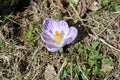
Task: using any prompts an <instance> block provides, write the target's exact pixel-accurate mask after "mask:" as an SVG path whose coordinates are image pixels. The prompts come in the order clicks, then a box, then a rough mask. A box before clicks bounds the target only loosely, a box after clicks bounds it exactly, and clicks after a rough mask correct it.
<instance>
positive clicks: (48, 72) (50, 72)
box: [45, 64, 59, 80]
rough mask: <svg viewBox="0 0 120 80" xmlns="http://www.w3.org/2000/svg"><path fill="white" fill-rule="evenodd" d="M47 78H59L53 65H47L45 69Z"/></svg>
mask: <svg viewBox="0 0 120 80" xmlns="http://www.w3.org/2000/svg"><path fill="white" fill-rule="evenodd" d="M45 80H59V78H58V75H57V73H56V71H55V69H54V67H53V65H50V64H48V65H47V67H46V70H45Z"/></svg>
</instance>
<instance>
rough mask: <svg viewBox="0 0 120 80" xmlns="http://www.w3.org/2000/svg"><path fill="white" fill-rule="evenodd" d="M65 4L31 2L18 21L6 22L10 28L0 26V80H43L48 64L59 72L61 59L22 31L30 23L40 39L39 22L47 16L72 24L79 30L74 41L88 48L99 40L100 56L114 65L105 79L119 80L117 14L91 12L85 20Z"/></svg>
mask: <svg viewBox="0 0 120 80" xmlns="http://www.w3.org/2000/svg"><path fill="white" fill-rule="evenodd" d="M65 2H66V1H65ZM66 4H67V5H65V4H63V3H61V2H59V0H43V1H41V0H36V1H31V2H30V6H28V7H27V8H26V10H25V11H24V12H22V13H20V15H19V16H20V17H19V18H17V19H15V20H13V19H12V18H11V19H9V20H8V22H10V23H9V25H10V27H8V26H5V27H7V28H4V27H2V29H1V32H0V35H1V42H2V46H1V52H0V55H1V56H0V70H1V71H0V76H1V77H0V80H7V79H11V80H17V79H18V80H44V71H45V67H46V65H47V64H48V63H50V64H52V65H53V66H55V67H56V68H57V70H56V71H57V72H59V70H60V68H61V65H62V63H63V62H64V56H62V55H60V54H58V53H50V52H48V51H47V50H46V48H45V45H44V43H43V42H42V41H41V39H40V37H39V39H37V41H36V42H35V43H32V42H28V41H27V40H26V38H25V36H24V35H23V32H24V31H27V30H28V28H27V26H28V25H29V24H32V25H33V26H34V28H35V31H36V32H37V33H38V36H39V32H41V28H42V22H43V20H44V19H45V18H48V17H52V18H54V19H56V20H60V19H64V20H66V21H67V22H68V23H69V25H75V26H76V27H77V28H78V30H79V36H78V38H77V40H76V42H79V41H81V42H82V43H83V44H84V45H85V46H87V45H90V43H92V42H93V41H95V40H99V41H101V45H102V47H101V53H102V54H103V55H104V56H109V57H111V58H112V59H113V60H114V62H115V66H114V70H113V72H112V73H111V74H110V75H108V76H106V77H105V78H104V79H105V80H113V79H116V80H119V79H120V25H119V18H120V17H119V16H120V13H113V12H107V11H102V10H101V11H98V12H96V13H95V12H91V11H90V12H89V13H86V17H84V18H80V17H79V12H78V11H77V10H76V7H79V5H71V4H69V3H68V2H66ZM74 6H76V7H74ZM13 24H14V25H13ZM15 25H16V26H17V27H16V26H15ZM4 29H7V30H8V31H9V32H8V34H7V35H5V34H3V33H4V32H5V31H4ZM18 31H19V32H18ZM16 33H17V34H18V35H16ZM11 35H12V36H11ZM106 43H107V44H106ZM68 48H70V49H71V47H68ZM117 50H118V51H117ZM68 53H70V52H68Z"/></svg>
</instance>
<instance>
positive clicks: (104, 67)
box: [101, 64, 113, 72]
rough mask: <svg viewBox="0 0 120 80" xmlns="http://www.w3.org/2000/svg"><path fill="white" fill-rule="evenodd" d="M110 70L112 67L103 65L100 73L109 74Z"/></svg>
mask: <svg viewBox="0 0 120 80" xmlns="http://www.w3.org/2000/svg"><path fill="white" fill-rule="evenodd" d="M112 69H113V66H110V65H108V64H103V65H102V69H101V71H103V72H110V71H112Z"/></svg>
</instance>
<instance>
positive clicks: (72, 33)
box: [66, 27, 78, 44]
mask: <svg viewBox="0 0 120 80" xmlns="http://www.w3.org/2000/svg"><path fill="white" fill-rule="evenodd" d="M77 35H78V30H77V29H76V28H75V27H70V30H69V33H68V35H67V36H66V37H67V38H66V43H67V44H70V43H71V42H72V41H73V40H74V39H75V38H76V37H77Z"/></svg>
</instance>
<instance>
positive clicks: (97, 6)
mask: <svg viewBox="0 0 120 80" xmlns="http://www.w3.org/2000/svg"><path fill="white" fill-rule="evenodd" d="M87 8H88V9H89V10H91V11H97V10H99V9H100V8H101V5H100V3H98V2H97V1H94V2H92V3H91V4H89V5H87Z"/></svg>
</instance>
